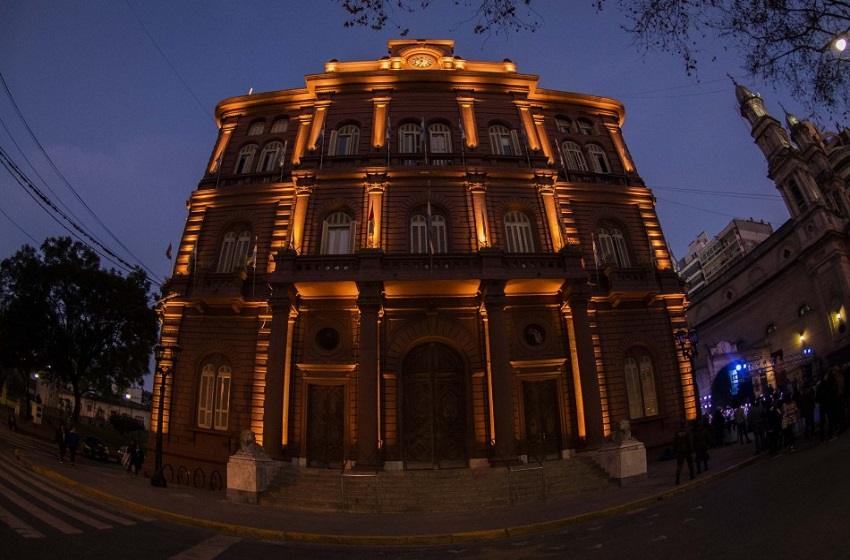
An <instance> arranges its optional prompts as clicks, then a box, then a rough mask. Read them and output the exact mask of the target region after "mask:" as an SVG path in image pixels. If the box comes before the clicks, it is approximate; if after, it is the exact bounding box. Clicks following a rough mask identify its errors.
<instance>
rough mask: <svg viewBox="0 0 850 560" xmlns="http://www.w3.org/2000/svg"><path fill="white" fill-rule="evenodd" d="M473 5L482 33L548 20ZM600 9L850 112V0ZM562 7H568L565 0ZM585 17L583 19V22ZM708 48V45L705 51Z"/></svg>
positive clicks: (427, 0)
mask: <svg viewBox="0 0 850 560" xmlns="http://www.w3.org/2000/svg"><path fill="white" fill-rule="evenodd" d="M333 1H334V2H335V3H337V4H339V5H340V6H341V7H342V8H343V10H345V12H346V14H347V17H346V19H345V20H344V25H345V26H346V27H355V26H361V27H369V28H372V29H375V30H382V29H384V28H385V27H386V26H388V25H390V26H394V27H395V28H396V30H397V31H398V32H399V33H400V34H401V35H402V36H405V35H407V33H408V31H409V30H408V29H406V28H403V27H402V26H401V24H400V23H398V22H397V20H396V16H397V15H399V14H404V13H412V12H416V11H420V10H423V11H424V10H426V9H428V8H429V7H431V5H432V4H434V3H435V2H434V0H333ZM451 1H452V4H453V5H454V6H455V7H456V8H461V11H463V10H465V11H466V12H467V14H469V13H471V15H470V17H469V18H468V21H469V22H470V23H471V25H472V30H473V31H474V32H475V33H477V34H490V33H494V32H496V33H498V32H502V33H511V32H525V31H534V30H535V29H537V28H538V27H539V26H540V25H541V24H542V21H543V19H542V18H543V16H542V15H539V14H537V13H536V12H535V11H534V10H533V9H532V7H531V4H532V0H451ZM594 3H595V4H596V7H597V8H598V9H599V10H600V11H601V10H603V9H604V8H605V7H606V4H611V3H614V4H615V5H617V6H618V7H619V9H620V10H621V11H622V12H623V14H624V15H625V16H626V18H627V20H628V22H629V23H628V24H627V25H625V26H624V29H625V31H626V32H628V33H631V34H632V35H633V36H634V37H635V38H636V39H637V41H638V43H639V44H640V45H641V46H643V48H644V49H645V51H646V50H661V51H665V52H669V53H672V54H676V55H678V56H681V57H682V60H683V62H684V65H685V71H686V72H687V73H688V74H692V73H694V72H695V71H696V70H697V68H698V66H699V60H701V59H702V57H703V55H706V54H707V55H708V56H710V57H712V58H713V57H714V56H716V54H717V49H730V48H732V49H736V50H737V51H738V52H739V53H740V56H741V65H742V66H743V67H744V68H745V69H746V70H747V72H749V73H750V74H751V75H752V76H754V77H756V78H758V79H759V80H761V81H764V82H767V83H778V84H782V85H785V86H786V87H788V89H789V90H790V91H791V93H792V94H793V95H794V96H795V97H796V98H797V99H798V100H800V101H801V102H803V103H804V104H806V105H807V106H808V107H809V108H810V109H812V110H813V111H814V112H823V109H824V108H826V112H831V113H834V112H842V113H844V114H845V115H846V114H847V113H848V112H850V87H849V86H850V46H847V47H846V50H844V51H843V52H840V51H838V50H837V49H835V48H834V46H835V44H836V43H835V40H836V39H837V38H839V37H845V38H847V40H848V41H850V37H847V36H848V34H850V2H848V0H781V1H778V0H777V1H769V0H594ZM563 5H564V6H567V7H565V8H563V9H570V6H569V5H568V4H567V3H566V2H564V3H563ZM583 24H584V22H583ZM706 50H707V51H708V52H707V53H706V52H705V51H706Z"/></svg>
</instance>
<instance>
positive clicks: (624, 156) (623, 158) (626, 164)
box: [604, 122, 635, 174]
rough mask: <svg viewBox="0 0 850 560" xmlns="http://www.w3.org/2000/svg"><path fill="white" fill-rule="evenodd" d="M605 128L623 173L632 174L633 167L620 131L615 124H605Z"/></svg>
mask: <svg viewBox="0 0 850 560" xmlns="http://www.w3.org/2000/svg"><path fill="white" fill-rule="evenodd" d="M604 124H605V128H607V129H608V134H609V135H610V136H611V140H612V141H613V142H614V148H616V149H617V155H619V156H620V162H621V163H622V164H623V171H625V172H626V173H627V174H628V173H634V171H635V166H634V164H633V163H632V156H631V154H629V150H628V148H626V143H625V142H624V141H623V131H622V130H621V129H620V127H619V125H618V124H617V123H613V122H606V123H604Z"/></svg>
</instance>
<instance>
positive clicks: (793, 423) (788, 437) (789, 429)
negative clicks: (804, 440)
mask: <svg viewBox="0 0 850 560" xmlns="http://www.w3.org/2000/svg"><path fill="white" fill-rule="evenodd" d="M797 414H798V413H797V405H796V403H794V401H793V400H792V399H791V397H785V403H784V404H783V405H782V437H783V444H784V446H785V447H787V448H788V449H790V450H791V451H794V450H795V449H796V447H795V445H794V444H795V440H794V431H795V430H796V428H797Z"/></svg>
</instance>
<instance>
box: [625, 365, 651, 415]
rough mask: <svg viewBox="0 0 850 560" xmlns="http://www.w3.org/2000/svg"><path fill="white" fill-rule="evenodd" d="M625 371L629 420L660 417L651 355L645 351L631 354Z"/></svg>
mask: <svg viewBox="0 0 850 560" xmlns="http://www.w3.org/2000/svg"><path fill="white" fill-rule="evenodd" d="M623 369H624V372H623V373H624V374H625V381H626V395H627V396H628V400H629V418H633V419H634V418H643V417H645V416H656V415H658V397H657V395H656V393H655V368H653V366H652V358H650V357H649V354H647V353H646V351H644V350H640V351H634V352H630V353H629V355H627V356H626V359H625V363H624V365H623Z"/></svg>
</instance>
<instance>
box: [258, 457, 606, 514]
mask: <svg viewBox="0 0 850 560" xmlns="http://www.w3.org/2000/svg"><path fill="white" fill-rule="evenodd" d="M612 485H614V483H613V482H612V481H611V480H610V479H609V478H608V475H607V474H606V473H605V472H604V471H603V470H602V469H600V468H599V467H597V466H596V465H595V463H593V462H592V461H590V460H586V459H584V458H571V459H567V460H561V461H551V462H547V463H544V464H543V465H542V467H541V466H524V467H515V468H513V469H506V468H482V469H445V470H411V471H382V472H379V473H377V474H376V475H374V476H359V475H354V474H353V473H341V472H340V471H336V470H333V471H332V470H321V469H310V468H303V467H295V466H290V465H286V466H285V467H284V468H283V469H282V470H281V473H280V474H279V475H278V477H277V479H276V480H275V482H274V483H273V484H272V486H271V488H270V489H269V490H268V491H266V492H265V493H264V494H263V495H262V496H260V503H261V504H265V505H270V506H279V507H286V508H298V509H311V510H337V511H352V512H407V511H409V512H413V511H417V512H441V511H444V512H457V511H474V510H477V509H484V508H495V507H502V506H507V505H511V504H523V503H534V502H541V501H546V500H553V499H558V498H564V497H570V496H575V495H577V494H581V493H583V492H592V491H596V490H601V489H605V488H610V487H611V486H612Z"/></svg>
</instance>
